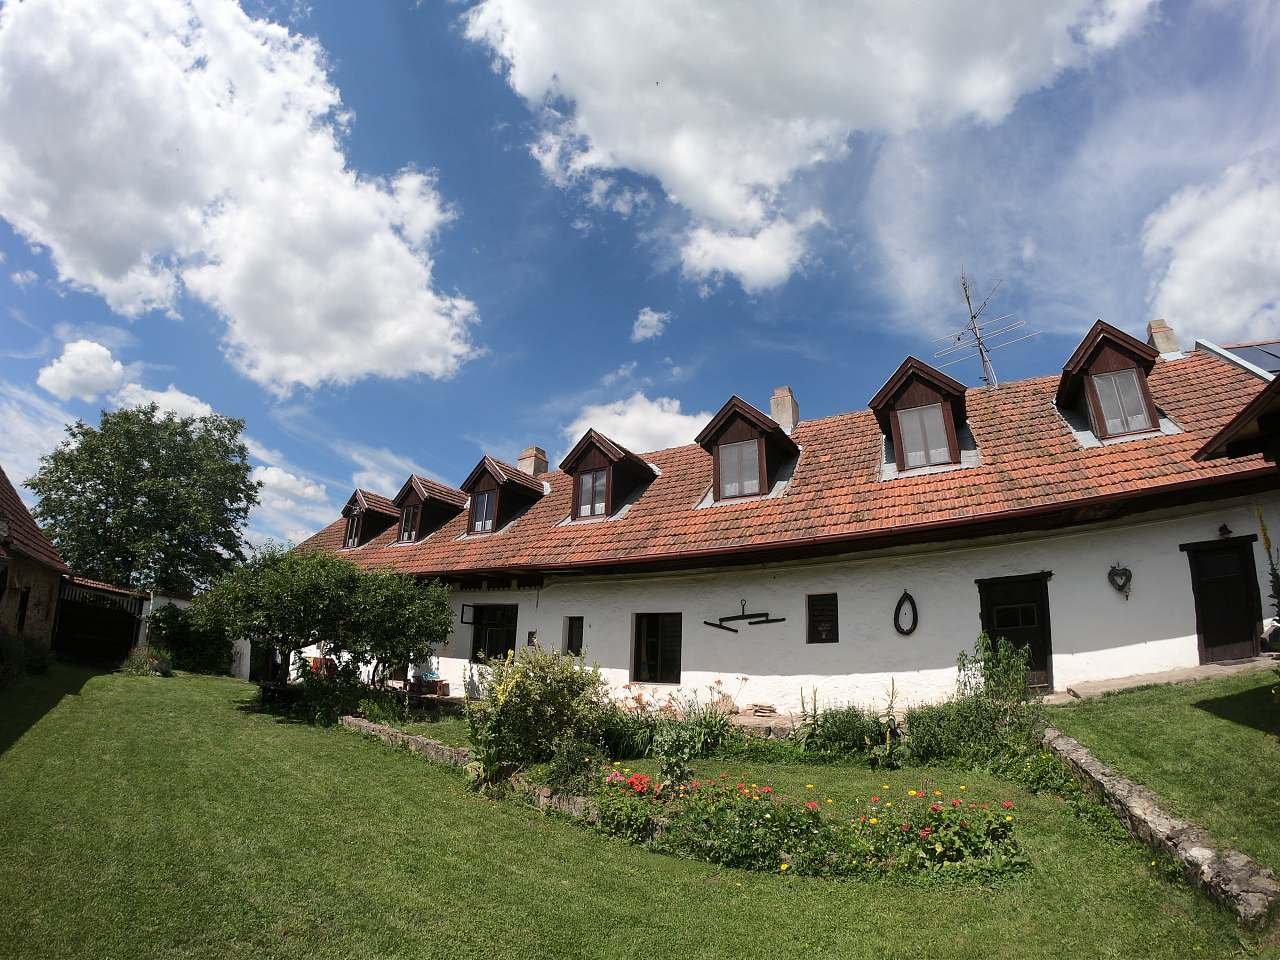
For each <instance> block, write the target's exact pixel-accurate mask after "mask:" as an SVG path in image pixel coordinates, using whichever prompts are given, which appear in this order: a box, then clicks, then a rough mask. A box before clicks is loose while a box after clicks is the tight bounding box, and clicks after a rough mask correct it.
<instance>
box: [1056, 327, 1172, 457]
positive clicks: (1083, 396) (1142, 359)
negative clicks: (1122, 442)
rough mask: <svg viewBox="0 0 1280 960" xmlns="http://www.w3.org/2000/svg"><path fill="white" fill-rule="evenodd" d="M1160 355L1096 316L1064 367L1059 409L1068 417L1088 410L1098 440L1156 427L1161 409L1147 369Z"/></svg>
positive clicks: (1059, 394)
mask: <svg viewBox="0 0 1280 960" xmlns="http://www.w3.org/2000/svg"><path fill="white" fill-rule="evenodd" d="M1158 356H1159V354H1158V353H1157V352H1156V349H1155V348H1154V347H1152V346H1150V345H1149V344H1145V343H1143V342H1142V341H1141V340H1138V339H1136V338H1134V337H1131V336H1129V334H1127V333H1125V332H1124V331H1123V330H1118V329H1117V328H1115V327H1113V326H1111V325H1110V324H1108V323H1103V322H1102V321H1101V320H1099V321H1098V322H1097V323H1095V324H1094V325H1093V327H1092V329H1090V331H1089V332H1088V334H1086V335H1085V338H1084V339H1083V340H1082V341H1081V342H1080V346H1078V347H1076V350H1075V353H1073V354H1072V355H1071V359H1069V360H1068V361H1067V363H1066V365H1065V366H1064V367H1063V368H1062V378H1061V379H1060V380H1059V381H1058V393H1057V398H1056V399H1057V404H1058V409H1059V410H1061V411H1062V412H1063V414H1064V416H1066V417H1067V418H1068V421H1070V420H1071V417H1072V416H1075V417H1078V418H1081V419H1083V417H1084V416H1085V415H1086V414H1087V415H1088V420H1089V426H1090V427H1091V428H1092V431H1093V434H1094V436H1096V437H1097V438H1098V439H1100V440H1106V439H1110V438H1111V437H1122V436H1129V435H1132V434H1136V433H1146V432H1149V431H1153V430H1155V429H1157V427H1158V426H1159V422H1160V415H1159V412H1158V411H1157V410H1156V406H1155V403H1154V402H1153V401H1152V399H1151V391H1150V390H1149V389H1148V388H1147V375H1148V374H1149V373H1150V372H1151V370H1152V369H1153V368H1154V367H1155V363H1156V358H1157V357H1158Z"/></svg>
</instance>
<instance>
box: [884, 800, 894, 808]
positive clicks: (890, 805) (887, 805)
mask: <svg viewBox="0 0 1280 960" xmlns="http://www.w3.org/2000/svg"><path fill="white" fill-rule="evenodd" d="M885 806H886V807H892V806H893V801H892V800H887V801H885Z"/></svg>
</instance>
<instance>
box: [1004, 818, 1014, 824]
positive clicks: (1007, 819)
mask: <svg viewBox="0 0 1280 960" xmlns="http://www.w3.org/2000/svg"><path fill="white" fill-rule="evenodd" d="M1011 820H1013V817H1005V818H1004V822H1005V823H1009V822H1010V821H1011Z"/></svg>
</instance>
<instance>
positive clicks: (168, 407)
mask: <svg viewBox="0 0 1280 960" xmlns="http://www.w3.org/2000/svg"><path fill="white" fill-rule="evenodd" d="M111 399H112V402H113V403H114V404H115V405H116V406H117V407H142V406H146V405H147V404H151V403H154V404H155V405H156V406H158V407H159V408H160V412H161V413H162V414H163V413H172V414H174V415H175V416H179V417H207V416H209V415H210V414H211V413H213V407H211V406H209V404H207V403H205V402H204V401H203V400H201V399H200V398H199V397H193V396H192V395H191V394H189V393H183V392H182V391H181V390H179V389H178V388H177V387H175V386H174V385H173V384H172V383H171V384H169V386H168V387H167V388H166V389H164V390H148V389H147V388H146V387H144V386H143V385H142V384H140V383H126V384H125V385H124V386H123V387H121V388H120V389H119V391H117V392H116V394H115V396H114V397H112V398H111Z"/></svg>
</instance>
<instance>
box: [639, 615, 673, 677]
mask: <svg viewBox="0 0 1280 960" xmlns="http://www.w3.org/2000/svg"><path fill="white" fill-rule="evenodd" d="M680 653H681V638H680V614H678V613H637V614H636V633H635V650H634V652H633V656H632V660H631V679H632V681H633V682H635V683H679V682H680Z"/></svg>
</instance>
